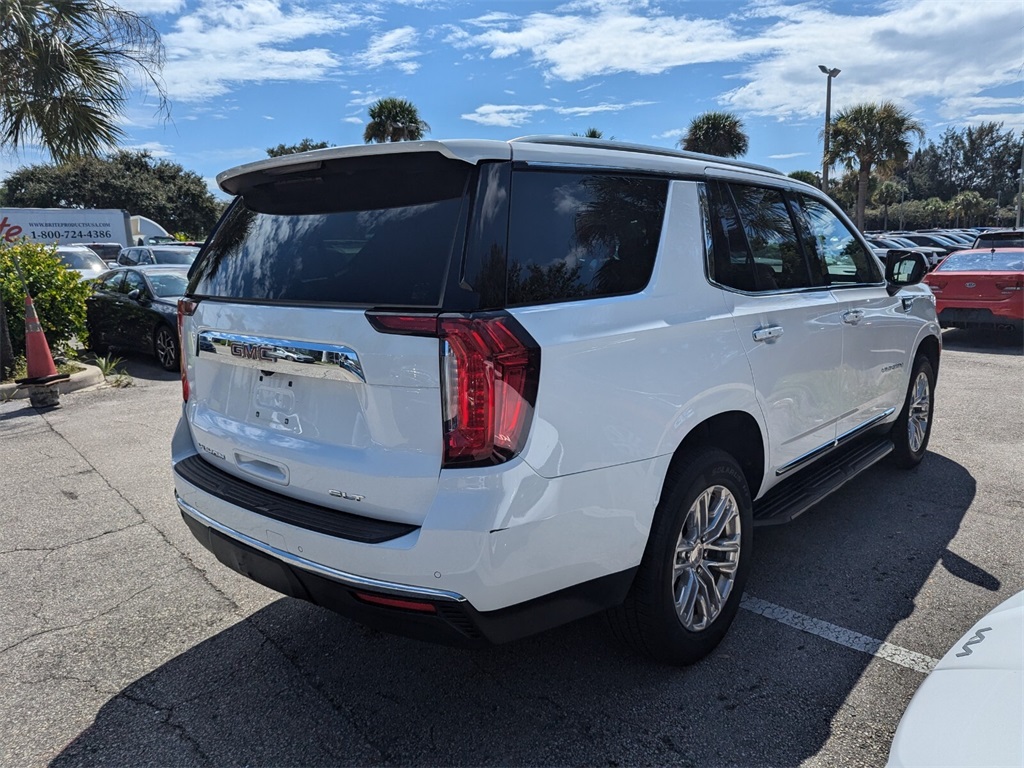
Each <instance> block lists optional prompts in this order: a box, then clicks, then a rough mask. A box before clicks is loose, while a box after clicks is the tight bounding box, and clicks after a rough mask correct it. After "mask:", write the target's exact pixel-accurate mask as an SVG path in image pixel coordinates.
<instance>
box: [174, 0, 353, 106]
mask: <svg viewBox="0 0 1024 768" xmlns="http://www.w3.org/2000/svg"><path fill="white" fill-rule="evenodd" d="M371 21H373V18H372V17H369V16H363V15H361V14H359V13H357V12H354V11H349V10H346V9H345V8H344V7H343V6H337V5H323V6H317V7H316V9H315V10H313V9H307V8H305V7H302V6H287V7H286V6H284V5H283V3H282V2H281V1H280V0H205V2H203V3H202V4H201V5H200V6H199V7H198V8H197V9H196V10H195V11H193V12H191V13H188V14H186V15H184V16H182V17H181V18H179V19H178V20H177V22H176V23H175V25H174V26H175V30H174V31H173V32H170V33H168V34H166V35H164V37H163V39H164V45H165V47H166V49H167V64H166V66H165V67H164V73H163V75H164V82H165V85H166V88H167V92H168V95H169V96H170V97H171V98H172V99H175V100H178V101H203V100H207V99H212V98H214V97H218V96H222V95H223V94H225V93H227V92H228V91H230V90H231V88H232V86H234V85H236V84H240V83H249V82H257V83H258V82H267V81H275V80H277V81H295V80H299V81H315V80H320V79H322V78H324V77H326V76H327V75H329V74H330V73H332V72H334V71H335V70H337V68H338V67H339V63H340V61H339V58H338V56H337V55H336V54H335V53H334V52H333V51H330V50H328V49H326V48H320V47H310V48H301V47H300V46H297V45H296V43H298V42H299V41H301V40H303V39H304V38H307V37H314V36H321V35H326V34H340V33H344V32H345V30H348V29H352V28H355V27H358V26H361V25H363V24H367V23H369V22H371Z"/></svg>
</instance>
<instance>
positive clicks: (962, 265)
mask: <svg viewBox="0 0 1024 768" xmlns="http://www.w3.org/2000/svg"><path fill="white" fill-rule="evenodd" d="M1022 270H1024V251H1009V250H1007V251H990V252H988V253H954V254H953V255H951V256H949V257H948V258H947V259H946V260H945V261H944V262H942V263H941V264H940V265H939V266H938V268H937V269H936V270H935V271H936V272H1020V271H1022Z"/></svg>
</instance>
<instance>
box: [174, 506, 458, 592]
mask: <svg viewBox="0 0 1024 768" xmlns="http://www.w3.org/2000/svg"><path fill="white" fill-rule="evenodd" d="M174 499H175V501H177V502H178V507H179V508H180V509H181V511H182V512H184V513H185V514H187V515H188V516H189V517H192V518H194V519H195V520H196V521H198V522H200V523H202V524H203V525H205V526H206V527H208V528H212V529H213V530H215V531H217V532H219V533H222V534H224V535H225V536H227V537H229V538H232V539H235V540H236V541H238V542H240V543H242V544H245V545H246V546H248V547H252V548H253V549H257V550H259V551H260V552H263V553H264V554H267V555H270V556H271V557H275V558H277V559H278V560H282V561H284V562H285V563H287V564H289V565H292V566H295V567H296V568H301V569H302V570H304V571H309V572H310V573H314V574H316V575H317V576H323V577H325V578H328V579H330V580H331V581H336V582H338V583H339V584H344V585H345V586H348V587H355V588H363V589H372V590H375V591H378V592H386V593H388V594H392V595H395V596H398V597H411V598H418V599H420V600H435V601H438V602H446V603H462V602H465V601H466V598H464V597H463V596H462V595H460V594H458V593H457V592H448V591H446V590H443V589H430V588H429V587H416V586H412V585H409V584H396V583H394V582H391V581H380V580H378V579H368V578H366V577H364V576H357V575H355V574H354V573H346V572H345V571H339V570H336V569H334V568H331V567H330V566H326V565H321V564H320V563H314V562H313V561H312V560H307V559H306V558H304V557H299V556H298V555H293V554H292V553H291V552H285V551H284V550H282V549H278V548H277V547H272V546H271V545H269V544H267V543H266V542H262V541H259V540H258V539H254V538H252V537H251V536H246V535H245V534H244V533H240V532H239V531H236V530H234V529H233V528H228V527H227V526H226V525H223V524H222V523H218V522H217V521H216V520H214V519H212V518H210V517H207V516H206V515H204V514H203V513H202V512H200V511H199V510H198V509H196V508H195V507H193V506H192V505H191V504H189V503H188V502H186V501H185V500H184V499H182V498H181V497H180V496H179V495H178V494H177V493H175V494H174Z"/></svg>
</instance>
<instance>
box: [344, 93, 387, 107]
mask: <svg viewBox="0 0 1024 768" xmlns="http://www.w3.org/2000/svg"><path fill="white" fill-rule="evenodd" d="M351 93H352V95H353V96H355V97H356V98H354V99H349V100H348V101H347V102H345V106H346V107H368V106H370V105H371V104H373V103H375V102H377V101H379V100H380V99H381V98H383V97H382V96H381V95H380V94H379V93H364V92H363V91H352V92H351Z"/></svg>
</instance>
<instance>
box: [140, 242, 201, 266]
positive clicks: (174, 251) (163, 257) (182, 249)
mask: <svg viewBox="0 0 1024 768" xmlns="http://www.w3.org/2000/svg"><path fill="white" fill-rule="evenodd" d="M150 253H152V254H153V263H154V264H191V263H192V262H193V261H195V260H196V254H197V253H199V249H198V248H188V247H186V246H183V245H173V246H171V247H170V248H154V249H153V250H152V251H150Z"/></svg>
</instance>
